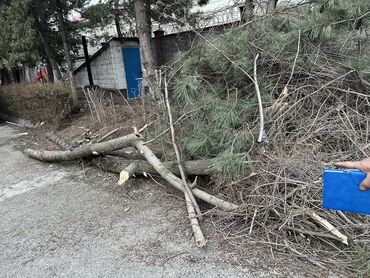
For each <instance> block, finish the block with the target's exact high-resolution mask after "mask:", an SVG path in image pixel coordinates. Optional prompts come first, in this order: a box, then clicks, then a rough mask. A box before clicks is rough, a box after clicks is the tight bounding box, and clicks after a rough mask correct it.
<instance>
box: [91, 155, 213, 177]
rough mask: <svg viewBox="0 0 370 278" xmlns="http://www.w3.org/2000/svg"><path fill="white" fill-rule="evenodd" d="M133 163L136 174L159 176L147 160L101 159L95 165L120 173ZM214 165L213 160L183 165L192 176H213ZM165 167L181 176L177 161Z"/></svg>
mask: <svg viewBox="0 0 370 278" xmlns="http://www.w3.org/2000/svg"><path fill="white" fill-rule="evenodd" d="M132 162H136V164H137V167H136V169H135V174H142V173H149V174H154V175H155V174H158V172H157V171H156V170H155V169H154V168H153V166H152V165H150V163H149V162H147V161H146V160H134V159H133V160H126V159H122V158H119V157H99V158H96V159H95V160H94V164H96V165H97V166H99V167H100V168H101V169H103V170H106V171H109V172H113V173H118V174H119V173H120V172H121V171H122V169H125V168H126V167H127V166H129V165H130V164H131V163H132ZM212 164H213V160H212V159H207V160H194V161H185V162H184V163H183V165H184V170H185V172H186V174H187V175H191V176H208V175H210V174H211V165H212ZM163 165H164V166H165V167H166V168H167V169H168V170H169V171H171V172H172V173H174V174H175V175H179V174H180V170H179V167H178V166H177V162H176V161H166V162H163Z"/></svg>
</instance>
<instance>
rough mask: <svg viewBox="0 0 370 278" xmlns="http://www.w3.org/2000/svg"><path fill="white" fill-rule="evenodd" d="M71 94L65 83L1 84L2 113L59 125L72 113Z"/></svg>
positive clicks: (0, 111)
mask: <svg viewBox="0 0 370 278" xmlns="http://www.w3.org/2000/svg"><path fill="white" fill-rule="evenodd" d="M69 95H70V94H69V89H68V88H67V87H66V86H65V85H64V84H63V83H44V84H42V83H37V84H26V83H20V84H11V85H5V86H0V113H3V114H7V115H9V116H13V117H18V118H22V119H26V120H30V121H32V122H45V123H46V124H48V125H53V126H58V125H59V124H60V122H61V121H62V120H63V119H65V117H66V116H67V115H68V114H69V113H70V109H71V102H70V98H69Z"/></svg>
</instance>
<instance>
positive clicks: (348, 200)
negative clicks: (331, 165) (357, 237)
mask: <svg viewBox="0 0 370 278" xmlns="http://www.w3.org/2000/svg"><path fill="white" fill-rule="evenodd" d="M365 177H366V175H365V173H363V172H361V171H359V170H338V169H324V177H323V191H322V207H323V208H327V209H336V210H343V211H350V212H359V213H365V214H370V190H367V191H361V190H360V189H358V187H359V185H360V184H361V182H362V181H363V179H364V178H365Z"/></svg>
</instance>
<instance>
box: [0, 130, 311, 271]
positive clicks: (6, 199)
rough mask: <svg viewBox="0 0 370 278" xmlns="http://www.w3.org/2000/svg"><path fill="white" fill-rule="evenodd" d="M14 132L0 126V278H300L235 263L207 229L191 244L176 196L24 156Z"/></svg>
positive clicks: (85, 169)
mask: <svg viewBox="0 0 370 278" xmlns="http://www.w3.org/2000/svg"><path fill="white" fill-rule="evenodd" d="M22 132H23V131H19V130H17V129H14V128H13V127H10V126H7V125H0V276H1V277H20V278H25V277H37V278H41V277H69V278H71V277H79V278H80V277H306V275H304V274H302V273H301V274H293V273H291V274H287V273H286V271H284V272H281V271H280V270H279V269H271V268H269V267H268V266H265V267H264V268H263V270H262V268H261V264H257V263H256V264H254V263H253V261H252V258H251V262H252V263H251V264H249V267H245V266H243V265H244V264H243V265H241V264H240V263H239V259H238V257H237V256H235V254H233V253H232V252H229V251H226V250H225V249H224V248H222V247H221V246H219V245H218V244H217V243H216V242H217V240H216V239H214V238H212V234H213V233H215V231H214V230H212V229H208V230H207V229H206V230H205V231H206V236H207V238H208V240H209V244H208V247H207V248H206V249H205V250H198V249H197V248H196V247H194V244H193V242H192V239H191V232H190V229H189V225H188V222H187V219H186V211H185V209H184V203H183V200H182V199H181V198H179V196H176V194H173V192H172V193H171V191H168V190H167V191H166V189H163V188H161V187H160V186H158V185H155V184H154V183H153V182H150V181H146V180H144V179H138V180H132V181H131V182H130V184H129V185H127V186H126V188H123V187H120V186H118V185H117V184H116V181H115V180H114V178H113V177H112V175H110V174H107V173H102V172H99V171H97V170H94V169H89V168H88V167H82V166H81V165H77V164H75V163H72V164H66V165H60V164H57V165H50V164H45V163H41V162H38V161H35V160H32V159H30V158H28V157H27V156H25V155H24V154H23V153H22V152H19V151H16V150H15V149H14V143H12V139H14V138H16V137H18V136H24V135H22ZM209 230H211V231H213V232H209V233H208V232H207V231H209ZM251 257H252V256H251ZM266 257H268V256H266Z"/></svg>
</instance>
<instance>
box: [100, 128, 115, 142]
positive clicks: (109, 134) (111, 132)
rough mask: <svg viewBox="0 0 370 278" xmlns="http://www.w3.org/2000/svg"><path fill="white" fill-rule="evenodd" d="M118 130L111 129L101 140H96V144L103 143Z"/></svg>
mask: <svg viewBox="0 0 370 278" xmlns="http://www.w3.org/2000/svg"><path fill="white" fill-rule="evenodd" d="M119 130H120V128H116V129H113V130H112V131H110V132H108V133H107V134H105V135H104V136H103V137H102V138H100V139H98V141H96V142H98V143H100V142H102V141H104V140H105V139H107V138H108V137H109V136H111V135H113V134H114V133H116V132H117V131H119Z"/></svg>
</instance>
